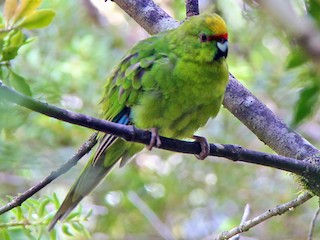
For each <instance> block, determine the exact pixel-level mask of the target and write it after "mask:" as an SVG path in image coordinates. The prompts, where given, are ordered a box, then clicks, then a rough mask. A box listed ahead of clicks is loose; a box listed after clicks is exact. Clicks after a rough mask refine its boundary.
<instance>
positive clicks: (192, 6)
mask: <svg viewBox="0 0 320 240" xmlns="http://www.w3.org/2000/svg"><path fill="white" fill-rule="evenodd" d="M186 15H187V17H191V16H194V15H199V3H198V0H186Z"/></svg>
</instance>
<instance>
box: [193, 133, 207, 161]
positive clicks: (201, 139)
mask: <svg viewBox="0 0 320 240" xmlns="http://www.w3.org/2000/svg"><path fill="white" fill-rule="evenodd" d="M193 139H194V140H195V141H196V142H198V143H200V147H201V152H200V153H199V155H196V154H195V156H196V158H198V159H199V160H203V159H205V158H206V157H208V155H209V154H210V144H209V143H208V141H207V139H206V138H204V137H200V136H196V135H193Z"/></svg>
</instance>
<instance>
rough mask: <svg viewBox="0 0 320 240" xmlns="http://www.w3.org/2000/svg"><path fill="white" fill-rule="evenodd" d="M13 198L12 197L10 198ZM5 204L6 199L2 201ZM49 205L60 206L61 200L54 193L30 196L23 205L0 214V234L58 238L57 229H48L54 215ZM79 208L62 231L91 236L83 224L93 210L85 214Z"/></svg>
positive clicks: (10, 236)
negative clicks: (39, 196)
mask: <svg viewBox="0 0 320 240" xmlns="http://www.w3.org/2000/svg"><path fill="white" fill-rule="evenodd" d="M8 199H9V200H11V198H8ZM0 203H1V204H5V201H0ZM48 205H54V206H56V207H58V206H59V205H60V202H59V200H58V198H57V196H56V195H55V194H54V195H53V196H52V197H43V198H40V199H37V200H35V199H33V198H29V199H28V200H27V201H25V202H24V203H23V205H22V206H20V207H16V208H14V209H13V210H12V211H10V212H9V213H8V214H6V215H1V216H0V222H1V223H0V236H1V239H4V240H10V239H20V238H21V236H24V237H23V239H57V236H58V235H57V230H53V231H51V232H50V233H49V232H48V231H47V225H48V224H49V222H50V221H51V219H52V217H53V215H52V210H51V211H48V210H47V208H48ZM81 214H82V211H81V209H80V208H79V209H78V210H77V211H76V212H74V213H72V214H71V215H70V216H69V217H68V218H67V219H66V220H65V222H66V224H65V225H64V226H63V227H62V228H61V232H62V233H63V234H64V235H66V236H76V235H79V234H80V233H81V234H84V235H85V236H86V237H87V238H89V237H90V235H89V233H88V231H86V229H85V228H84V226H83V225H82V222H84V221H87V219H88V218H89V217H90V214H91V212H89V213H88V214H87V215H84V214H83V217H81V216H80V215H81Z"/></svg>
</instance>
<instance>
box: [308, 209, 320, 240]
mask: <svg viewBox="0 0 320 240" xmlns="http://www.w3.org/2000/svg"><path fill="white" fill-rule="evenodd" d="M319 213H320V207H319V208H318V209H317V211H316V212H315V213H314V215H313V218H312V220H311V223H310V226H309V233H308V240H312V237H313V236H312V235H313V229H314V226H315V224H316V220H317V218H318V215H319Z"/></svg>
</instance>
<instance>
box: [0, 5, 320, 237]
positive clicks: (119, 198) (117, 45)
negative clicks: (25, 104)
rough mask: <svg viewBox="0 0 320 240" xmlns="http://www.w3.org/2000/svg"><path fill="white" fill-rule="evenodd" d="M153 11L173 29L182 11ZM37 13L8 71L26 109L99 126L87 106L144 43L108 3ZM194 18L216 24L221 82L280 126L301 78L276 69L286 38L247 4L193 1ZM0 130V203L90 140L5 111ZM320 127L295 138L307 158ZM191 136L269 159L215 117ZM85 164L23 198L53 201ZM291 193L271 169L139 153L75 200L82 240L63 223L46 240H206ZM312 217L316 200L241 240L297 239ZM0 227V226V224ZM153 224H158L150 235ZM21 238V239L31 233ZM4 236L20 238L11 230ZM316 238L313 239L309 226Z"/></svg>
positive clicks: (234, 126)
mask: <svg viewBox="0 0 320 240" xmlns="http://www.w3.org/2000/svg"><path fill="white" fill-rule="evenodd" d="M291 2H292V3H293V5H294V7H295V10H296V11H297V12H299V13H301V14H303V13H304V11H305V2H304V1H300V0H292V1H291ZM0 3H1V1H0ZM2 3H3V2H2ZM156 3H157V4H159V5H160V6H161V7H162V8H164V9H165V11H166V12H168V13H169V14H170V15H171V16H173V17H174V18H176V19H178V20H183V19H184V17H185V6H184V4H185V1H182V0H181V1H174V0H163V1H156ZM2 6H3V4H1V5H0V7H1V8H2ZM41 8H51V9H54V10H55V11H56V17H55V18H54V20H53V22H52V24H51V25H50V26H49V27H47V28H45V29H41V30H37V31H29V32H26V34H27V35H28V36H29V37H34V40H33V41H32V42H31V43H29V44H27V45H25V46H24V47H23V48H22V49H21V50H20V52H19V55H20V56H19V57H17V58H16V59H15V60H14V62H13V63H12V68H13V69H14V71H15V72H17V73H19V74H21V75H23V76H24V77H25V78H26V79H27V82H28V83H29V85H30V87H31V90H32V92H33V97H34V98H36V99H39V100H42V101H46V102H48V103H50V104H54V105H57V106H60V107H63V108H66V109H70V110H73V111H77V112H80V113H83V114H86V115H90V116H94V117H99V109H98V106H97V104H98V102H99V99H100V95H101V93H102V86H103V85H104V82H105V79H106V76H107V75H108V73H109V72H110V70H111V69H112V67H113V66H114V65H115V64H116V63H117V62H118V60H119V59H120V58H121V57H122V56H123V55H124V54H125V53H126V51H127V50H128V49H129V48H130V47H131V46H132V45H133V44H134V43H136V42H137V41H139V40H141V39H144V38H146V37H148V34H147V33H146V32H145V31H144V30H143V29H142V28H141V27H140V26H139V25H138V24H136V23H135V22H134V21H133V20H132V19H130V17H129V16H128V15H127V14H126V13H125V12H124V11H123V10H121V9H119V8H118V7H117V5H116V4H115V3H112V2H110V1H108V2H104V1H102V0H92V1H88V0H83V1H62V0H52V1H48V0H44V2H43V4H42V5H41ZM200 8H201V12H204V11H205V10H206V9H212V11H216V12H218V13H219V14H221V15H222V16H223V17H224V19H225V20H226V22H227V25H228V28H229V47H230V48H229V56H228V65H229V68H230V72H231V73H232V74H233V75H235V77H236V78H237V79H239V80H240V81H241V82H242V83H243V84H244V85H245V86H246V87H247V88H248V89H250V91H251V92H252V93H253V94H254V95H255V96H256V97H258V98H259V99H260V100H261V101H262V102H263V103H265V104H266V105H267V106H268V107H269V108H270V109H271V110H272V111H273V112H274V113H275V114H276V115H277V116H279V117H280V118H282V119H283V120H284V121H285V122H286V123H288V124H291V123H292V120H293V118H294V110H295V108H296V103H297V101H298V99H299V94H300V91H301V89H302V87H303V83H301V81H300V76H301V73H302V72H306V68H307V67H306V66H300V67H298V68H294V69H291V68H289V69H288V68H287V67H286V66H287V62H288V57H289V55H290V52H291V51H292V48H291V41H290V38H289V37H288V36H287V35H286V33H285V31H283V29H280V28H279V27H276V26H275V25H274V24H273V23H271V22H270V20H269V18H267V17H266V15H264V14H263V13H262V12H261V10H260V9H259V8H258V7H257V6H256V5H255V4H246V3H244V2H243V1H241V0H224V1H222V0H217V1H209V0H202V1H200ZM2 107H3V106H2ZM0 110H1V109H0ZM26 116H27V118H26ZM0 123H1V124H0V128H1V131H0V133H1V138H0V188H1V191H0V199H2V202H3V203H4V202H6V201H7V200H8V196H15V195H17V194H18V193H21V192H23V191H25V190H26V189H28V188H30V187H31V186H33V185H34V184H36V183H38V182H39V181H40V180H41V179H42V178H44V177H45V176H47V175H48V174H49V173H50V172H51V171H53V170H55V169H56V168H58V167H59V166H60V165H61V164H62V163H64V162H65V161H66V160H68V159H69V158H70V157H72V155H73V154H74V153H75V152H76V151H77V149H78V148H79V147H80V146H81V144H82V143H83V142H84V141H85V140H87V139H88V138H89V136H90V135H91V134H92V133H93V131H91V130H89V129H85V128H81V127H78V126H75V125H71V124H68V123H64V122H60V121H57V120H55V119H51V118H48V117H46V116H43V115H41V114H38V113H35V112H30V111H28V110H25V109H22V108H20V107H16V106H10V111H9V112H8V111H6V112H5V114H1V120H0ZM319 123H320V115H319V114H316V113H315V114H314V115H313V116H312V117H309V118H308V119H307V120H305V121H303V122H302V123H301V124H300V125H299V127H296V130H297V131H298V132H299V133H301V134H302V135H303V136H304V137H305V138H306V139H307V140H309V141H310V142H311V143H312V144H314V145H315V146H317V147H319V143H318V142H319V139H320V134H319V128H320V125H319ZM198 134H199V135H202V136H205V137H207V138H208V140H209V141H210V142H214V143H228V144H239V145H241V146H243V147H246V148H249V149H252V150H257V151H265V152H270V153H272V150H270V149H269V148H268V147H267V146H265V145H264V144H263V143H262V142H260V141H259V140H258V139H257V138H256V137H255V135H253V134H252V133H251V132H250V131H249V130H248V129H247V128H246V127H245V126H243V125H242V124H241V123H240V122H239V121H238V120H237V119H236V118H235V117H234V116H233V115H232V114H230V113H229V112H228V111H227V110H226V109H224V108H222V109H221V112H220V114H219V116H218V117H217V118H216V119H214V120H212V121H210V122H208V124H207V126H206V127H205V128H203V129H200V130H199V132H198ZM87 159H88V157H85V158H83V159H82V160H81V161H80V162H79V163H78V165H77V166H75V167H74V168H72V169H71V170H70V171H69V172H68V173H66V174H65V175H63V176H62V177H60V178H59V179H57V180H55V181H54V182H53V183H51V184H50V185H49V186H47V187H46V188H45V189H43V190H42V191H41V192H40V193H38V194H36V196H35V197H34V198H35V199H37V198H43V197H45V196H52V195H53V193H56V196H57V197H58V199H59V200H60V201H62V200H63V199H64V197H65V195H66V193H67V192H68V190H69V188H70V187H71V185H72V184H73V182H74V181H75V179H76V178H77V177H78V175H79V173H80V171H81V169H82V168H83V167H84V165H85V163H86V161H87ZM299 190H300V189H299V186H298V184H297V183H296V182H295V181H294V177H293V176H291V175H290V174H288V173H286V172H283V171H280V170H275V169H271V168H267V167H261V166H256V165H251V164H245V163H234V162H231V161H229V160H226V159H221V158H214V157H209V158H207V159H206V160H205V161H197V160H196V158H195V157H194V156H189V155H183V154H177V153H172V152H168V151H162V150H156V149H153V150H152V151H147V150H144V151H143V152H142V153H141V154H139V155H138V156H137V157H136V158H135V159H134V160H133V161H132V162H131V163H130V164H128V165H127V166H126V167H124V168H121V169H119V168H116V169H115V170H114V171H113V172H112V173H111V174H110V176H109V177H108V178H107V180H105V181H104V182H103V183H102V184H101V185H99V187H98V188H97V189H95V190H94V191H93V192H92V193H91V194H90V196H89V197H87V198H85V199H84V200H83V201H82V204H81V207H82V210H81V213H82V214H83V215H86V213H88V212H89V211H90V209H92V215H91V216H90V217H89V219H88V221H82V222H81V224H82V225H83V226H84V227H85V228H86V229H87V230H88V232H89V233H90V237H88V236H87V235H83V234H81V231H77V230H76V229H74V226H73V225H72V224H70V226H68V223H67V224H66V225H67V226H68V231H65V229H62V227H61V224H58V225H57V227H56V229H57V231H56V233H55V234H56V238H57V239H62V238H63V239H67V238H70V239H86V238H90V239H162V238H161V236H160V235H159V231H160V232H164V231H166V229H169V230H170V231H171V232H172V234H173V236H174V237H175V238H176V239H205V238H207V237H210V236H216V235H217V234H218V233H220V232H222V231H226V230H228V229H231V228H233V227H235V226H237V225H239V223H240V221H241V217H242V215H243V210H244V207H245V205H246V204H250V207H251V213H250V218H252V217H255V216H257V215H258V214H260V213H262V212H264V211H266V210H268V209H269V208H273V207H275V206H276V205H278V204H282V203H285V202H287V201H290V200H292V199H293V198H295V197H297V196H298V194H299ZM317 206H318V200H317V199H316V198H314V199H311V200H310V201H308V202H307V203H305V204H304V205H302V206H300V207H299V208H297V209H294V211H291V212H289V213H286V214H285V215H282V216H280V217H275V218H272V219H271V220H268V221H266V222H264V223H262V224H260V225H258V226H257V227H254V228H253V229H250V231H249V232H246V233H244V234H243V239H305V238H306V237H307V234H308V228H309V223H310V221H311V219H312V216H313V214H314V212H315V210H316V208H317ZM145 207H147V208H145ZM54 210H55V206H53V204H49V205H47V211H48V212H49V213H50V214H51V215H52V214H53V211H54ZM7 218H8V216H1V217H0V221H1V219H2V221H4V220H3V219H7ZM155 219H158V220H160V221H161V222H162V223H163V225H157V224H155V223H156V220H155ZM28 229H29V231H30V233H32V231H33V230H32V227H30V228H28ZM0 230H1V229H0ZM37 231H40V230H37ZM41 231H42V232H43V234H42V235H41V236H42V237H41V239H47V238H48V239H49V235H47V234H46V233H45V231H46V226H42V230H41ZM0 232H1V231H0ZM66 232H69V233H70V236H66V235H68V234H66ZM9 234H10V236H11V237H14V236H16V237H17V236H20V237H22V236H23V233H21V232H19V230H18V229H13V230H12V231H11V232H10V231H9ZM19 234H20V235H19ZM71 235H73V236H71ZM315 236H318V237H320V228H319V227H316V229H315ZM51 238H52V236H51ZM16 239H18V238H16Z"/></svg>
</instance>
